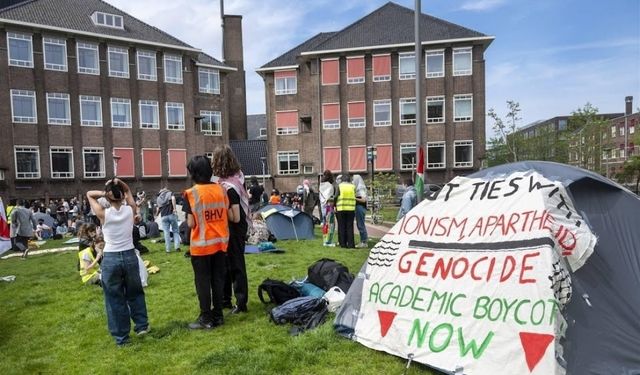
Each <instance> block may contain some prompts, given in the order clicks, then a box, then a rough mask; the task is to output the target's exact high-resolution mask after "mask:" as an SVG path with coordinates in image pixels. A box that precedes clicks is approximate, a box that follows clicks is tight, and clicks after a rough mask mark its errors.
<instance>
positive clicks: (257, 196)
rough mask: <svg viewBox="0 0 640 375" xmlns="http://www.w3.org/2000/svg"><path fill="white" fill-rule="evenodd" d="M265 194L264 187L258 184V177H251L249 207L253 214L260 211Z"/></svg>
mask: <svg viewBox="0 0 640 375" xmlns="http://www.w3.org/2000/svg"><path fill="white" fill-rule="evenodd" d="M263 193H264V187H263V186H261V185H260V184H259V183H258V179H257V178H256V176H252V177H251V186H249V206H250V207H251V212H252V213H253V212H256V211H258V209H260V200H261V199H262V194H263Z"/></svg>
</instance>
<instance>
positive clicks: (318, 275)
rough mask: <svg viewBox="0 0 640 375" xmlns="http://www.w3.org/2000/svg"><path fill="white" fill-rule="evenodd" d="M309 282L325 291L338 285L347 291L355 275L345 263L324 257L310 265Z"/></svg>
mask: <svg viewBox="0 0 640 375" xmlns="http://www.w3.org/2000/svg"><path fill="white" fill-rule="evenodd" d="M307 282H310V283H312V284H315V285H316V286H318V287H320V288H322V289H324V290H325V291H328V290H329V289H331V288H333V287H334V286H337V287H339V288H340V289H342V291H343V292H345V293H347V291H348V290H349V287H350V286H351V283H352V282H353V275H352V274H350V273H349V269H348V268H347V267H346V266H344V265H343V264H341V263H339V262H336V261H335V260H333V259H327V258H323V259H320V260H319V261H317V262H315V263H313V264H312V265H311V266H310V267H309V270H308V278H307Z"/></svg>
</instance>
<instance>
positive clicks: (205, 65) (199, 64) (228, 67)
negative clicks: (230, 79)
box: [196, 62, 238, 72]
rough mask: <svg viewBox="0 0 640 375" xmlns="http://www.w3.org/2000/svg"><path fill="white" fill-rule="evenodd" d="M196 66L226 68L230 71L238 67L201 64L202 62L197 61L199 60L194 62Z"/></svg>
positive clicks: (236, 69)
mask: <svg viewBox="0 0 640 375" xmlns="http://www.w3.org/2000/svg"><path fill="white" fill-rule="evenodd" d="M196 66H201V67H203V68H213V69H220V70H228V71H231V72H236V71H238V68H234V67H230V66H223V65H212V64H203V63H199V62H196Z"/></svg>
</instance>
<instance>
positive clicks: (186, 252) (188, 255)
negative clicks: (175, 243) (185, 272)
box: [184, 250, 191, 258]
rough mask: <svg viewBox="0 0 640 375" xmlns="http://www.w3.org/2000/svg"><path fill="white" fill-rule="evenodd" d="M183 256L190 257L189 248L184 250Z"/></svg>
mask: <svg viewBox="0 0 640 375" xmlns="http://www.w3.org/2000/svg"><path fill="white" fill-rule="evenodd" d="M184 257H185V258H191V252H190V251H189V250H187V251H185V252H184Z"/></svg>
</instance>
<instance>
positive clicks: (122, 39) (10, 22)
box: [0, 18, 202, 52]
mask: <svg viewBox="0 0 640 375" xmlns="http://www.w3.org/2000/svg"><path fill="white" fill-rule="evenodd" d="M0 23H5V24H8V25H17V26H26V27H33V28H37V29H43V30H52V31H60V32H64V33H71V34H77V35H84V36H91V37H98V38H104V39H111V40H116V41H120V42H129V43H138V44H146V45H150V46H156V47H168V48H173V49H179V50H183V51H191V52H202V50H201V49H199V48H194V47H186V46H181V45H177V44H166V43H158V42H151V41H148V40H142V39H134V38H126V37H121V36H113V35H107V34H99V33H92V32H89V31H82V30H76V29H67V28H64V27H57V26H50V25H43V24H40V23H33V22H24V21H16V20H10V19H7V18H0Z"/></svg>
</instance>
